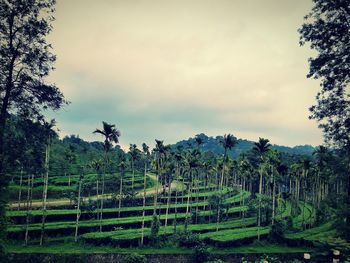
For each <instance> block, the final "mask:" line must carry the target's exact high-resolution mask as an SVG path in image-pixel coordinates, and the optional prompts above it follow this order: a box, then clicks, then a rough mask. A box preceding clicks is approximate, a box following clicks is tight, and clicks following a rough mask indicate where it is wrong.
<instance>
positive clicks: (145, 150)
mask: <svg viewBox="0 0 350 263" xmlns="http://www.w3.org/2000/svg"><path fill="white" fill-rule="evenodd" d="M142 150H143V155H144V165H145V167H144V173H143V201H142V228H141V246H143V239H144V228H145V205H146V186H147V164H148V162H149V157H150V152H149V147H148V145H147V144H146V143H143V144H142Z"/></svg>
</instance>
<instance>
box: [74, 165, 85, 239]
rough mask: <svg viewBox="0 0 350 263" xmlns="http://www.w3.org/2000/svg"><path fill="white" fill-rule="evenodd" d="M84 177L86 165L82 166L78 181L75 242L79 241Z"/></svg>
mask: <svg viewBox="0 0 350 263" xmlns="http://www.w3.org/2000/svg"><path fill="white" fill-rule="evenodd" d="M83 179H84V167H82V171H81V174H80V177H79V183H78V203H77V218H76V222H75V235H74V241H75V242H77V241H78V228H79V218H80V215H81V211H80V197H81V184H82V182H83Z"/></svg>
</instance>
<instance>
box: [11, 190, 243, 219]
mask: <svg viewBox="0 0 350 263" xmlns="http://www.w3.org/2000/svg"><path fill="white" fill-rule="evenodd" d="M242 196H243V198H248V197H249V196H250V194H249V193H248V192H244V194H243V195H242ZM240 198H241V194H238V195H235V196H233V197H230V198H227V199H226V201H225V202H226V203H235V202H238V201H239V200H240ZM179 199H181V197H180V198H179ZM191 205H192V207H195V206H206V205H208V202H207V201H200V202H191ZM186 206H187V204H186V203H184V204H183V203H178V204H176V205H175V204H174V203H171V204H170V205H169V208H171V209H173V208H175V207H176V208H185V207H186ZM158 207H159V208H162V209H165V208H166V207H167V205H166V204H162V205H159V206H158ZM153 208H154V207H153V205H151V206H145V210H153ZM98 211H99V210H96V211H93V213H97V212H98ZM118 211H120V212H130V211H142V207H141V206H136V207H122V208H121V209H120V210H119V209H118V208H105V209H103V212H104V213H113V212H118ZM42 213H43V211H42V210H33V211H32V212H31V214H32V215H33V216H40V215H42ZM82 213H91V212H84V211H82ZM6 214H7V216H8V217H10V218H11V217H15V216H16V217H18V216H21V217H24V216H26V215H27V211H21V210H20V211H7V212H6ZM75 214H76V210H75V209H52V210H47V215H75Z"/></svg>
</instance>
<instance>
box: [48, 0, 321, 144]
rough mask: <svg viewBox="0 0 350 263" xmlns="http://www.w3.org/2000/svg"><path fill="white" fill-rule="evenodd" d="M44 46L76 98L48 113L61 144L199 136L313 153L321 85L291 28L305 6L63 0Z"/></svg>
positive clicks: (291, 0) (247, 1)
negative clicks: (106, 130)
mask: <svg viewBox="0 0 350 263" xmlns="http://www.w3.org/2000/svg"><path fill="white" fill-rule="evenodd" d="M57 2H58V3H57V6H56V12H55V17H56V21H55V22H54V23H53V31H52V33H51V34H50V36H49V37H48V40H49V42H50V43H52V45H53V53H55V54H56V55H57V62H56V64H55V68H56V69H55V70H54V71H53V72H52V73H51V75H50V77H49V81H51V82H54V83H55V84H56V85H57V86H58V87H59V88H60V89H61V90H62V91H63V93H64V95H65V97H66V98H67V99H68V100H69V101H70V102H71V103H70V105H68V106H65V107H64V109H62V110H60V111H59V112H57V113H54V114H51V116H52V117H54V118H56V120H57V121H58V127H59V129H60V134H61V136H65V135H69V134H76V135H79V137H80V138H82V139H85V140H88V141H93V140H102V138H101V137H100V136H98V135H95V134H93V133H92V132H93V131H94V130H95V129H96V128H100V127H101V126H102V121H106V122H108V123H112V124H115V125H116V127H117V128H118V129H119V130H120V131H121V137H120V144H121V146H122V147H123V148H127V147H128V145H129V143H136V144H138V145H141V143H143V142H146V143H147V144H149V145H151V146H153V145H154V144H155V142H154V139H161V140H164V142H165V143H175V142H177V141H179V140H181V139H187V138H189V137H193V136H194V135H196V134H199V133H205V134H207V135H211V136H217V135H224V134H227V133H231V134H234V135H235V136H236V137H238V138H244V139H249V140H253V141H256V140H258V138H259V137H264V138H268V139H269V140H270V141H271V142H272V143H273V144H280V145H287V146H294V145H304V144H311V145H315V146H316V145H319V144H321V143H322V134H321V131H320V130H319V129H318V128H317V124H316V123H315V121H313V120H309V119H308V116H309V111H308V108H309V107H310V106H311V105H313V104H314V103H315V95H316V93H317V91H318V89H319V83H318V82H317V81H315V80H311V79H307V78H306V75H307V73H308V61H307V60H308V58H309V57H310V56H312V55H314V54H313V53H312V52H311V51H310V49H309V48H308V47H300V46H299V35H298V32H297V29H298V28H299V27H300V26H301V25H302V23H303V17H304V16H305V15H306V14H307V13H308V12H309V11H310V9H311V7H312V2H311V0H215V1H214V0H172V1H170V0H123V1H121V0H74V1H72V0H59V1H57Z"/></svg>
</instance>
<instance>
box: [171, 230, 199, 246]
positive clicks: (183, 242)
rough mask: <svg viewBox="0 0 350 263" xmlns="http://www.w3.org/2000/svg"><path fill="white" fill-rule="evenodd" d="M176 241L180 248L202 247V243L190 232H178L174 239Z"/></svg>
mask: <svg viewBox="0 0 350 263" xmlns="http://www.w3.org/2000/svg"><path fill="white" fill-rule="evenodd" d="M175 239H176V240H177V241H178V244H179V246H180V247H190V248H193V247H196V246H199V245H202V244H203V242H202V241H201V240H200V239H199V237H198V235H196V234H192V233H190V232H183V231H182V232H179V233H178V234H177V235H176V238H175Z"/></svg>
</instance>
